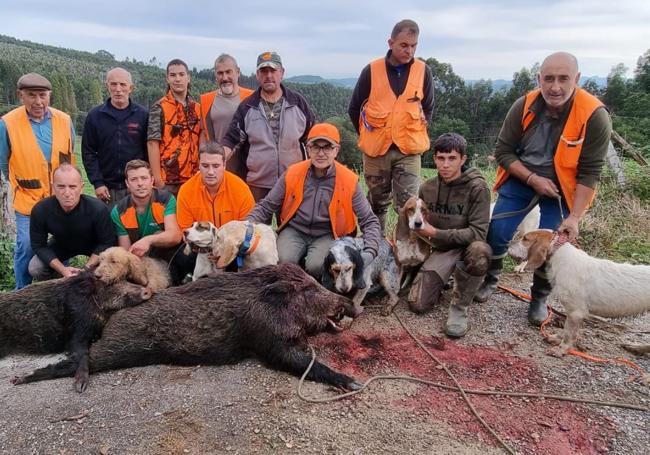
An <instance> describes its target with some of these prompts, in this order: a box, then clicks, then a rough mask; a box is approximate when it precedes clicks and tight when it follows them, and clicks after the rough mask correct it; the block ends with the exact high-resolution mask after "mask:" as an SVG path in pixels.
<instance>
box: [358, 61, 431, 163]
mask: <svg viewBox="0 0 650 455" xmlns="http://www.w3.org/2000/svg"><path fill="white" fill-rule="evenodd" d="M425 71H426V64H425V63H424V62H423V61H422V60H415V61H413V64H412V65H411V69H410V71H409V78H408V80H407V81H406V87H405V88H404V92H403V93H402V94H401V95H400V96H399V97H396V96H395V93H394V92H393V89H392V88H391V86H390V82H389V81H388V74H387V73H386V59H385V58H380V59H377V60H375V61H373V62H371V63H370V96H369V97H368V101H366V103H365V104H364V106H363V107H362V108H361V115H360V116H359V142H358V145H359V148H360V149H361V150H362V151H363V153H365V154H366V155H368V156H371V157H375V156H381V155H384V154H386V152H387V151H388V149H389V148H390V145H391V144H395V145H396V146H397V147H399V149H400V151H401V152H402V153H404V154H407V155H415V154H418V153H422V152H426V151H427V150H429V147H430V142H429V134H428V133H427V125H426V122H424V121H423V120H422V119H423V117H424V113H423V111H422V99H423V98H424V73H425Z"/></svg>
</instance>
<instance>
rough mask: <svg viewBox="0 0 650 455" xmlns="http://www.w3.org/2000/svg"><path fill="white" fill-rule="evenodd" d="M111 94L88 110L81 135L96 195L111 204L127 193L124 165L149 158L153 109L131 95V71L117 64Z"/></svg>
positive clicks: (108, 75) (110, 83)
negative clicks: (150, 114) (149, 127)
mask: <svg viewBox="0 0 650 455" xmlns="http://www.w3.org/2000/svg"><path fill="white" fill-rule="evenodd" d="M106 88H108V93H109V94H110V97H109V98H108V99H107V100H106V102H105V103H104V104H102V105H99V106H96V107H94V108H92V109H91V110H90V112H88V115H87V116H86V122H85V124H84V130H83V136H82V138H81V157H82V158H83V163H84V168H85V169H86V173H87V174H88V180H90V183H92V185H93V186H94V187H95V195H96V196H97V198H98V199H101V200H102V201H104V202H105V203H106V204H108V206H109V207H112V206H113V205H114V204H116V203H117V202H118V201H119V200H120V199H122V198H124V197H125V196H126V195H127V189H126V184H125V183H124V182H125V176H124V166H126V163H128V162H129V161H131V160H145V159H146V158H147V123H148V121H149V112H148V111H147V110H146V109H145V108H144V107H142V106H141V105H139V104H137V103H135V102H133V101H132V100H131V98H130V95H131V93H132V92H133V88H134V85H133V79H132V78H131V73H129V72H128V71H127V70H125V69H124V68H119V67H118V68H113V69H111V70H110V71H109V72H108V73H106Z"/></svg>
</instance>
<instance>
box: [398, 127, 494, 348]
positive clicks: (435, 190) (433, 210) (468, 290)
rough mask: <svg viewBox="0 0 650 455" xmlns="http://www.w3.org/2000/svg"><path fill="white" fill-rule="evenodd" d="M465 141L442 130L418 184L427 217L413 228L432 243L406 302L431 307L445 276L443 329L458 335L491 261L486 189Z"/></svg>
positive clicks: (463, 331)
mask: <svg viewBox="0 0 650 455" xmlns="http://www.w3.org/2000/svg"><path fill="white" fill-rule="evenodd" d="M466 150H467V142H466V141H465V138H464V137H463V136H461V135H460V134H456V133H445V134H443V135H442V136H440V137H439V138H438V139H436V141H435V142H434V144H433V158H434V161H435V163H436V169H437V170H438V175H437V176H436V177H434V178H432V179H430V180H427V181H426V182H424V183H423V184H422V186H420V190H419V197H420V198H421V199H422V200H423V201H424V202H425V203H426V205H427V208H428V212H429V214H428V216H427V219H426V220H424V223H423V224H422V226H421V228H420V229H417V230H416V231H415V232H416V233H417V234H418V235H420V236H421V237H424V238H425V239H426V241H427V242H428V243H429V244H431V255H430V256H429V258H428V259H427V260H426V261H425V262H424V264H423V265H422V267H421V268H420V271H419V273H418V276H417V277H416V279H415V282H414V284H413V286H412V287H411V293H410V295H409V306H410V308H411V310H412V311H414V312H416V313H423V312H425V311H427V310H429V309H431V308H432V307H433V306H434V305H435V304H436V303H438V301H439V300H440V294H441V292H442V289H443V288H444V286H445V284H447V282H448V281H449V277H450V276H451V275H452V274H453V275H454V291H453V295H452V300H451V303H450V305H449V316H448V317H447V324H446V326H445V333H446V334H447V335H448V336H450V337H456V338H457V337H462V336H464V335H465V334H466V333H467V330H468V328H469V324H468V319H469V305H470V303H472V299H473V298H474V294H475V293H476V290H477V289H478V287H479V286H480V284H481V283H482V282H483V277H484V276H485V272H486V271H487V268H488V265H489V263H490V256H491V254H492V250H490V247H489V246H488V244H487V243H485V236H486V234H487V229H488V224H489V222H490V190H489V189H488V186H487V182H486V181H485V179H484V178H483V176H482V175H481V173H480V172H479V170H478V169H476V168H474V167H470V166H467V165H466V164H465V162H466V161H467V153H466Z"/></svg>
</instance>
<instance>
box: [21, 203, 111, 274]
mask: <svg viewBox="0 0 650 455" xmlns="http://www.w3.org/2000/svg"><path fill="white" fill-rule="evenodd" d="M50 234H51V235H52V238H51V239H50V240H49V242H48V235H50ZM29 235H30V240H31V245H32V250H33V251H34V254H36V255H37V256H38V257H39V259H40V260H41V261H43V263H45V264H48V265H49V263H50V262H51V261H52V260H53V259H55V258H58V259H59V260H61V261H64V260H66V259H69V258H71V257H73V256H77V255H79V254H83V255H86V256H90V255H91V254H99V253H101V252H102V251H104V250H105V249H106V248H108V247H111V246H113V245H115V232H114V231H113V225H112V223H111V217H110V212H109V210H108V207H107V206H106V204H104V203H103V202H101V201H100V200H98V199H96V198H94V197H90V196H86V195H82V196H81V199H80V200H79V204H77V206H76V207H75V208H74V209H72V210H71V211H70V212H69V213H66V212H64V211H63V209H62V208H61V205H60V204H59V201H57V200H56V198H55V197H54V196H50V197H48V198H45V199H43V200H42V201H40V202H38V203H37V204H36V205H35V206H34V208H33V209H32V213H31V217H30V220H29Z"/></svg>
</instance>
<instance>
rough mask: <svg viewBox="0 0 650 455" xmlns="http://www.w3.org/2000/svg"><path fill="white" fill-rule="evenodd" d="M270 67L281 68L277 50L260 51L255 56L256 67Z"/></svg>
mask: <svg viewBox="0 0 650 455" xmlns="http://www.w3.org/2000/svg"><path fill="white" fill-rule="evenodd" d="M265 67H270V68H273V69H275V70H279V69H280V68H282V59H281V58H280V54H278V53H277V52H262V53H261V54H260V55H258V56H257V69H258V70H259V69H262V68H265Z"/></svg>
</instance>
